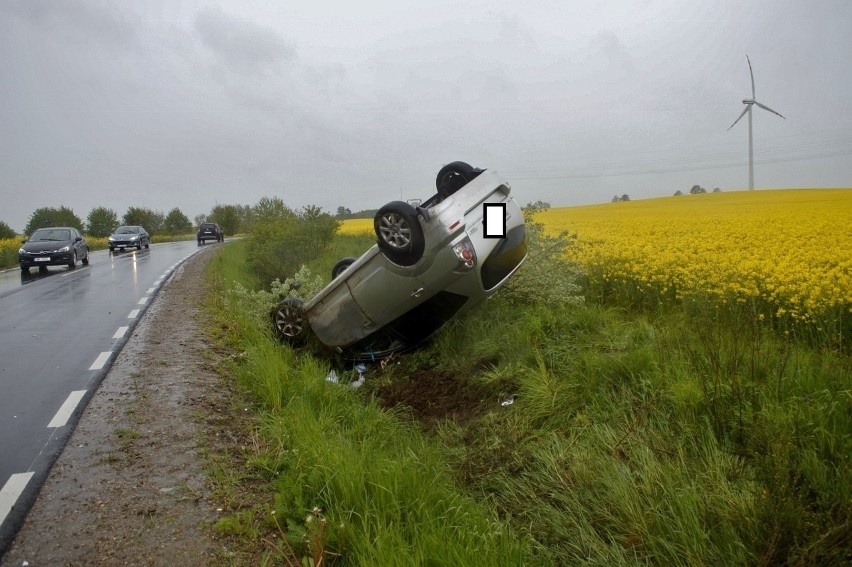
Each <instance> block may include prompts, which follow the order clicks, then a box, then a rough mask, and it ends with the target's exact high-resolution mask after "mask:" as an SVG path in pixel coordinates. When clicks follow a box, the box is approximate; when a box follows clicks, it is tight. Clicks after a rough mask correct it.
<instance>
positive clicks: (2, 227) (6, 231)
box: [0, 221, 18, 239]
mask: <svg viewBox="0 0 852 567" xmlns="http://www.w3.org/2000/svg"><path fill="white" fill-rule="evenodd" d="M17 237H18V234H17V233H16V232H15V231H14V230H12V227H10V226H9V225H8V224H6V223H5V222H3V221H0V239H3V238H17Z"/></svg>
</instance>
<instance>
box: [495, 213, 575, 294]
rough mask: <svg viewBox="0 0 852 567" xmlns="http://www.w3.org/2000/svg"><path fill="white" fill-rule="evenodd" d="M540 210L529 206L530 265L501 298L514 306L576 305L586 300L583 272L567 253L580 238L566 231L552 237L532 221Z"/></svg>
mask: <svg viewBox="0 0 852 567" xmlns="http://www.w3.org/2000/svg"><path fill="white" fill-rule="evenodd" d="M539 210H540V209H538V208H535V207H525V208H524V217H525V218H526V229H527V244H528V246H529V253H528V255H527V259H526V262H524V265H523V266H521V268H520V269H519V270H518V271H517V272H516V273H515V275H514V276H512V278H510V279H509V281H508V282H507V283H506V285H505V286H504V287H503V290H502V291H501V292H500V297H501V298H502V299H503V300H504V301H507V302H509V303H511V304H515V305H519V304H527V305H533V304H545V305H550V306H556V305H576V304H578V303H582V302H583V301H584V298H583V295H582V288H581V287H580V284H579V283H578V282H579V281H580V279H581V278H582V276H583V272H582V270H581V269H580V267H579V264H576V263H574V262H572V261H570V260H568V259H567V255H566V251H567V250H568V248H570V247H571V246H573V245H574V244H575V241H576V235H572V234H569V233H568V231H562V232H561V233H559V234H557V235H548V234H547V233H545V231H544V225H542V224H541V223H539V222H534V221H533V220H532V218H533V216H534V214H535V213H536V212H538V211H539Z"/></svg>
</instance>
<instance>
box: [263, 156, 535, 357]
mask: <svg viewBox="0 0 852 567" xmlns="http://www.w3.org/2000/svg"><path fill="white" fill-rule="evenodd" d="M436 185H437V193H436V194H435V195H434V196H432V197H431V198H430V199H428V200H427V201H426V202H424V203H423V204H422V205H419V206H414V205H411V204H409V203H406V202H402V201H394V202H391V203H388V204H387V205H385V206H383V207H382V208H381V209H379V211H378V212H377V213H376V216H375V219H374V228H375V233H376V237H377V240H378V242H377V244H376V245H375V246H373V247H372V248H370V249H369V250H367V252H365V253H364V254H363V255H362V256H361V257H360V258H345V259H343V260H341V261H340V262H338V263H337V265H336V266H335V267H334V270H333V271H332V278H333V279H332V281H331V283H329V284H328V285H327V286H326V287H325V288H324V289H323V290H322V291H320V292H319V293H318V294H317V295H316V296H314V297H312V298H310V299H308V300H301V299H285V300H284V301H282V302H281V303H280V304H278V305H277V306H276V307H275V309H273V311H272V321H273V324H274V327H275V331H276V333H277V334H278V336H279V337H280V338H281V339H282V340H283V341H285V342H287V343H289V344H291V345H299V344H301V343H303V342H304V341H305V339H306V338H307V337H308V335H309V334H310V333H312V334H313V335H314V336H315V337H316V338H317V339H318V340H319V342H320V343H322V344H323V345H325V346H326V347H328V348H330V349H333V350H334V351H336V352H338V353H340V354H342V355H343V356H344V358H347V359H350V360H378V359H382V358H385V357H387V356H389V355H391V354H393V353H395V352H399V351H403V350H406V349H409V348H412V347H414V346H416V345H418V344H419V343H421V342H423V341H424V340H425V339H427V338H429V337H430V336H431V335H432V334H434V333H435V331H437V330H438V329H439V328H440V327H441V326H443V325H444V324H445V323H446V322H447V321H449V320H450V319H452V318H453V317H454V316H456V315H457V314H459V313H462V312H463V311H465V310H467V309H470V308H471V307H473V306H474V305H477V304H478V303H480V302H482V301H483V300H485V299H487V298H488V297H489V296H491V295H492V294H494V293H495V292H496V291H497V290H498V289H499V288H500V286H502V285H503V284H504V283H505V282H506V281H507V280H508V279H509V278H510V277H511V276H512V274H514V273H515V271H516V270H517V269H518V268H519V267H520V266H521V264H522V263H523V262H524V260H525V259H526V256H527V238H526V232H525V228H524V217H523V214H522V212H521V209H520V207H519V206H518V205H517V204H516V203H515V201H514V199H513V198H512V197H511V196H510V192H511V188H510V186H509V183H508V182H507V181H506V180H505V179H504V178H503V177H501V176H500V175H499V174H498V173H497V172H495V171H491V170H481V169H478V168H474V167H472V166H470V165H468V164H466V163H464V162H453V163H451V164H449V165H446V166H444V167H443V168H442V169H441V171H440V172H439V173H438V177H437V180H436ZM495 211H496V213H497V216H496V217H495ZM495 219H496V220H495ZM501 221H502V226H500V223H501ZM495 222H496V224H497V226H496V227H495V226H491V227H489V226H488V223H491V224H492V225H494V224H495Z"/></svg>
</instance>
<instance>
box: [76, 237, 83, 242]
mask: <svg viewBox="0 0 852 567" xmlns="http://www.w3.org/2000/svg"><path fill="white" fill-rule="evenodd" d="M82 240H83V237H82V236H75V237H74V242H80V241H82Z"/></svg>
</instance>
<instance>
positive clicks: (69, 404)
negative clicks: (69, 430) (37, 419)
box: [47, 390, 86, 427]
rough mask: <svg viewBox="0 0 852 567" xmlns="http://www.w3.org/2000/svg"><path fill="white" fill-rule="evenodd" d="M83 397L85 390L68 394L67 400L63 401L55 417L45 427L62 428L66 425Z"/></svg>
mask: <svg viewBox="0 0 852 567" xmlns="http://www.w3.org/2000/svg"><path fill="white" fill-rule="evenodd" d="M85 395H86V390H74V391H73V392H71V393H70V394H68V398H67V399H66V400H65V403H63V404H62V406H61V407H60V408H59V411H57V412H56V415H54V416H53V419H51V420H50V423H48V424H47V426H48V427H62V426H63V425H65V424H66V423H68V418H69V417H71V414H72V413H74V410H75V409H77V404H79V403H80V400H82V399H83V396H85Z"/></svg>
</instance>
